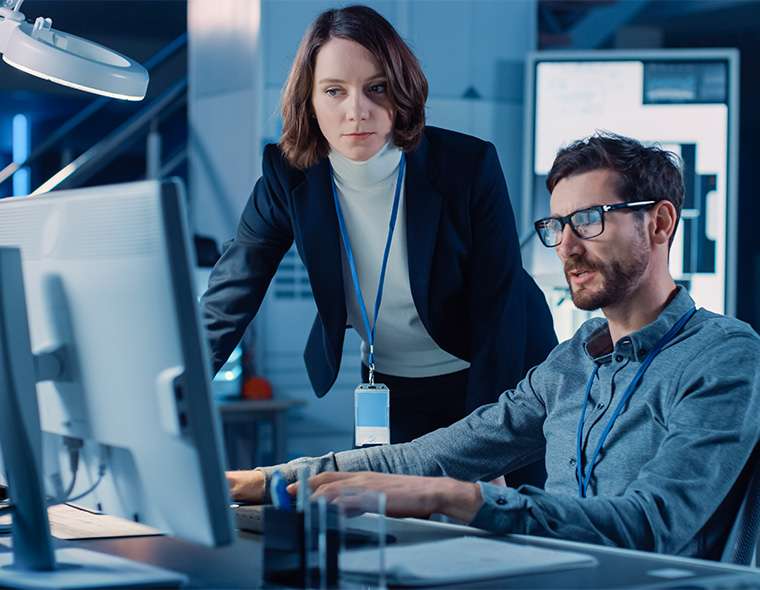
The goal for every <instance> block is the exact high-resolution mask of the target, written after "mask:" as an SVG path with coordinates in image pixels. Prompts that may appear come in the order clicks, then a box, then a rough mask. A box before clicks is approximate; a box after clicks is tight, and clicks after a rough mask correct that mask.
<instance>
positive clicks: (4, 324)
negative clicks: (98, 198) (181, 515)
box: [0, 248, 187, 589]
mask: <svg viewBox="0 0 760 590" xmlns="http://www.w3.org/2000/svg"><path fill="white" fill-rule="evenodd" d="M42 364H45V363H38V366H40V365H42ZM43 373H45V371H43ZM42 378H48V379H49V378H51V376H50V375H49V374H45V375H43V376H42ZM37 381H38V376H37V371H36V370H35V357H34V354H33V353H32V349H31V342H30V338H29V324H28V320H27V313H26V299H25V294H24V276H23V273H22V270H21V252H20V250H19V249H18V248H0V448H2V452H3V458H4V460H5V468H6V471H7V477H8V487H9V491H10V499H11V501H12V502H13V507H14V508H13V511H12V512H11V518H12V535H13V552H12V553H0V587H1V588H24V589H27V588H62V589H68V588H116V587H125V586H129V587H135V586H141V587H146V586H147V587H150V586H160V587H166V586H179V585H181V584H184V583H185V582H187V578H186V577H185V576H183V575H181V574H178V573H176V572H172V571H168V570H163V569H160V568H157V567H154V566H148V565H144V564H141V563H138V562H134V561H130V560H127V559H123V558H121V557H114V556H111V555H105V554H102V553H97V552H93V551H87V550H84V549H78V548H71V549H57V550H54V549H53V542H52V537H51V536H50V523H49V522H48V515H47V499H46V497H45V490H44V486H43V484H42V477H41V473H42V471H41V468H42V459H41V457H42V437H41V431H40V418H39V409H38V407H37V390H36V386H35V384H36V383H37Z"/></svg>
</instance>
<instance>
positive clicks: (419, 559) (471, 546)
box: [340, 537, 597, 586]
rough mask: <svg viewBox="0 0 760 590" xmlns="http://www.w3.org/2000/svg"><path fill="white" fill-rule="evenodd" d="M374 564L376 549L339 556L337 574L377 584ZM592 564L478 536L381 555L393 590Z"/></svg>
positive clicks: (581, 558)
mask: <svg viewBox="0 0 760 590" xmlns="http://www.w3.org/2000/svg"><path fill="white" fill-rule="evenodd" d="M377 562H378V559H377V549H359V550H356V551H347V552H344V553H342V554H341V556H340V570H341V572H342V573H344V574H346V575H348V576H351V577H357V578H361V579H376V578H377V575H378V571H377ZM596 563H597V562H596V559H594V558H593V557H591V556H590V555H585V554H583V553H575V552H571V551H556V550H554V549H545V548H542V547H535V546H531V545H518V544H516V543H510V542H508V541H499V540H495V539H484V538H481V537H459V538H456V539H446V540H443V541H432V542H428V543H415V544H411V545H392V546H390V547H387V548H386V550H385V567H386V575H387V579H388V584H390V585H392V586H393V585H395V586H433V585H436V584H453V583H457V582H467V581H475V580H485V579H489V578H503V577H507V576H516V575H521V574H526V573H531V572H539V571H540V572H545V571H551V570H559V569H570V568H576V567H582V566H593V565H596Z"/></svg>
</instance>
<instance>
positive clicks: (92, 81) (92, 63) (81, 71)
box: [0, 0, 148, 100]
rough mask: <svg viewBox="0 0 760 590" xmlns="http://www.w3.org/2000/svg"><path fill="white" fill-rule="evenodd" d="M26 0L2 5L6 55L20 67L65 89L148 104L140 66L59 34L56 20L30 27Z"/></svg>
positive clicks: (0, 35) (0, 41)
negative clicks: (22, 11)
mask: <svg viewBox="0 0 760 590" xmlns="http://www.w3.org/2000/svg"><path fill="white" fill-rule="evenodd" d="M23 1H24V0H0V53H1V54H2V55H3V61H4V62H5V63H7V64H9V65H11V66H13V67H14V68H17V69H19V70H21V71H22V72H26V73H27V74H31V75H32V76H37V77H39V78H43V79H45V80H50V81H51V82H56V83H58V84H62V85H64V86H70V87H71V88H76V89H78V90H84V91H86V92H92V93H94V94H101V95H103V96H108V97H111V98H118V99H121V100H142V99H143V98H145V91H146V89H147V88H148V72H147V71H146V70H145V68H143V67H142V66H141V65H140V64H139V63H137V62H135V61H132V60H131V59H129V58H128V57H126V56H124V55H121V54H120V53H116V52H115V51H112V50H110V49H108V48H107V47H103V46H102V45H98V44H97V43H93V42H92V41H87V40H86V39H82V38H81V37H77V36H75V35H70V34H68V33H64V32H63V31H57V30H55V29H53V28H52V24H53V21H52V20H50V19H49V18H43V17H39V18H38V19H37V20H36V21H34V24H31V23H30V22H27V20H26V17H25V16H24V14H22V13H21V12H19V8H20V7H21V4H22V2H23Z"/></svg>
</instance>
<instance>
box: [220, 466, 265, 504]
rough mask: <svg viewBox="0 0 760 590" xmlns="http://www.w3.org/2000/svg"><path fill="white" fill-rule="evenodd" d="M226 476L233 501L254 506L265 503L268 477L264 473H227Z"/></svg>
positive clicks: (250, 471)
mask: <svg viewBox="0 0 760 590" xmlns="http://www.w3.org/2000/svg"><path fill="white" fill-rule="evenodd" d="M225 475H226V476H227V484H228V485H229V487H230V496H231V497H232V499H233V500H239V501H241V502H251V503H253V504H263V503H264V491H265V488H266V477H265V476H264V472H263V471H254V470H248V471H227V472H226V473H225Z"/></svg>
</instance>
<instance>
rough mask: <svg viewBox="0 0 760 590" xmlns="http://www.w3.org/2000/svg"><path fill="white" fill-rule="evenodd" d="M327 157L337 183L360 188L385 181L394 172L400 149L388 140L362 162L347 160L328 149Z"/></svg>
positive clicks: (397, 164) (398, 160) (396, 167)
mask: <svg viewBox="0 0 760 590" xmlns="http://www.w3.org/2000/svg"><path fill="white" fill-rule="evenodd" d="M329 158H330V165H331V166H332V169H333V172H334V174H335V180H336V181H337V182H338V184H340V185H341V186H343V187H345V188H348V189H353V190H361V189H367V188H370V187H372V186H375V185H377V184H379V183H381V182H385V181H387V180H388V179H389V178H390V177H391V176H393V175H395V174H396V171H397V170H398V166H399V163H400V162H401V149H400V148H398V147H396V146H395V145H393V144H392V143H391V142H390V141H389V142H388V143H386V144H385V145H384V146H383V147H381V148H380V150H378V152H377V153H376V154H375V155H374V156H372V157H371V158H370V159H369V160H365V161H364V162H356V161H354V160H349V159H348V158H346V157H345V156H344V155H342V154H340V153H338V152H336V151H335V150H330V155H329Z"/></svg>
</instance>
